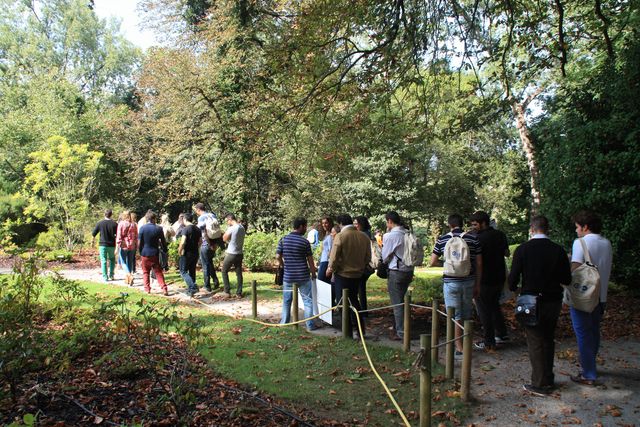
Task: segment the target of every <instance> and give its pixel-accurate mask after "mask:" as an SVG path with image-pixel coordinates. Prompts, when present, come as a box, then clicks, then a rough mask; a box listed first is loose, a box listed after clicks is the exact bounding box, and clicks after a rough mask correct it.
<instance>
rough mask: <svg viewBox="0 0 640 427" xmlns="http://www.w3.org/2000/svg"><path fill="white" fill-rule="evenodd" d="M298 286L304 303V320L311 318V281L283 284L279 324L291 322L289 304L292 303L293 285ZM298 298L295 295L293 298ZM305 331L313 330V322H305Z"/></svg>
mask: <svg viewBox="0 0 640 427" xmlns="http://www.w3.org/2000/svg"><path fill="white" fill-rule="evenodd" d="M294 284H295V285H298V290H299V291H300V295H302V302H303V303H304V318H305V319H308V318H310V317H311V316H313V299H312V296H311V279H307V280H306V281H303V282H284V284H283V285H282V290H283V291H284V292H283V293H282V319H281V320H280V323H289V322H291V302H292V301H293V297H294V295H293V285H294ZM295 297H296V298H297V297H298V296H297V295H296V296H295ZM305 323H306V325H307V329H314V328H315V325H314V323H313V320H307V321H306V322H305Z"/></svg>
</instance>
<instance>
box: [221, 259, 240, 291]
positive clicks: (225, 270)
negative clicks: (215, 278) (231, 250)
mask: <svg viewBox="0 0 640 427" xmlns="http://www.w3.org/2000/svg"><path fill="white" fill-rule="evenodd" d="M243 258H244V257H243V255H242V254H226V255H225V257H224V261H222V269H221V270H222V282H223V283H224V291H225V292H226V293H231V285H230V284H229V270H231V266H233V267H234V268H235V270H236V279H237V280H238V289H236V294H237V295H242V259H243Z"/></svg>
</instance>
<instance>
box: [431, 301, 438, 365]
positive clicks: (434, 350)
mask: <svg viewBox="0 0 640 427" xmlns="http://www.w3.org/2000/svg"><path fill="white" fill-rule="evenodd" d="M439 327H440V315H439V314H438V299H437V298H434V299H433V302H432V303H431V363H433V364H434V365H435V364H436V363H438V348H439V347H438V344H439V341H440V331H439V330H438V328H439Z"/></svg>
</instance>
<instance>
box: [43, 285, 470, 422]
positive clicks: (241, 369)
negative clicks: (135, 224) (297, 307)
mask: <svg viewBox="0 0 640 427" xmlns="http://www.w3.org/2000/svg"><path fill="white" fill-rule="evenodd" d="M420 276H422V273H421V274H420ZM427 277H429V276H427ZM245 278H246V280H247V282H248V283H249V281H250V280H254V279H255V280H258V281H259V283H260V287H261V288H262V287H268V286H270V285H269V282H270V281H271V278H272V276H271V275H266V274H261V273H249V274H246V275H245ZM381 282H382V281H381V280H380V279H378V278H376V279H374V280H373V281H372V283H373V284H374V286H372V288H373V289H372V291H371V297H372V299H371V300H372V302H373V303H374V304H376V305H378V304H379V305H384V304H386V303H387V302H386V301H387V296H386V290H385V289H384V287H383V286H381V285H379V283H381ZM83 286H84V287H85V288H86V289H87V291H88V292H89V293H90V294H92V295H95V296H97V297H98V298H99V299H101V300H109V299H112V298H115V297H118V296H120V295H121V292H122V291H123V288H120V287H111V286H105V285H102V284H96V283H89V282H84V283H83ZM127 291H128V294H129V298H128V304H129V306H130V307H131V308H132V310H133V309H135V304H136V302H138V301H139V300H140V299H141V298H144V299H145V300H147V301H156V302H157V303H158V304H159V305H168V304H171V303H170V302H169V301H167V300H166V299H164V298H163V297H160V296H153V295H152V296H147V295H146V294H142V293H141V292H139V291H137V290H133V289H127ZM262 291H264V292H261V298H262V297H263V295H264V297H265V298H266V297H267V295H271V293H270V292H267V291H266V290H265V289H262ZM421 292H422V290H419V289H418V290H416V292H415V293H416V294H418V295H422V293H421ZM278 295H279V294H276V297H279V296H278ZM425 295H426V294H425ZM46 296H47V292H46V291H45V293H44V297H45V298H46ZM416 300H417V299H416ZM175 309H176V311H178V313H179V314H181V315H183V316H187V315H189V314H191V315H192V316H194V317H195V318H197V319H198V320H200V321H201V324H202V326H201V330H200V333H201V334H202V335H204V336H206V337H207V338H208V339H207V340H206V342H205V344H203V345H202V346H200V348H199V349H198V351H199V352H200V353H201V354H202V355H203V356H204V357H205V358H206V359H207V360H209V363H210V365H211V367H212V368H213V369H214V370H216V371H217V372H219V373H220V374H222V375H223V376H225V377H226V378H230V379H233V380H235V381H237V382H238V383H240V384H243V385H246V386H249V387H251V388H255V389H257V390H259V391H261V392H265V393H268V394H270V395H272V396H275V397H278V398H282V399H286V400H287V401H289V402H290V403H291V404H292V405H293V406H297V407H304V408H305V409H309V410H311V411H312V412H313V413H315V414H316V415H317V416H318V417H320V418H324V419H336V420H339V421H341V422H349V421H351V420H358V422H359V423H363V422H365V420H366V421H367V422H368V423H369V424H371V425H381V426H382V425H385V426H386V425H399V424H401V419H400V417H399V416H398V415H397V413H396V412H395V410H394V409H393V405H392V403H391V401H390V400H389V399H388V397H387V396H386V394H385V392H384V390H383V388H382V386H381V385H380V384H379V382H378V381H377V379H376V378H375V377H374V375H373V373H372V372H371V370H370V367H369V364H368V363H367V360H366V358H365V355H364V352H363V349H362V346H361V344H360V343H359V342H356V341H351V340H344V339H341V338H329V337H322V336H316V335H310V334H307V333H306V332H300V331H296V330H294V329H293V328H272V327H264V326H260V325H257V324H255V323H251V322H249V321H247V320H242V319H233V318H229V317H223V316H216V315H212V314H210V313H209V312H207V311H206V310H204V309H202V308H197V307H196V308H192V307H188V306H182V305H176V306H175ZM368 345H369V351H370V354H371V357H372V359H373V362H374V364H375V366H376V368H377V369H378V371H379V372H380V374H381V375H382V377H383V378H384V380H385V382H386V383H387V385H388V386H389V388H390V389H391V390H392V391H393V394H394V396H395V398H396V399H397V401H398V403H399V404H400V406H401V408H402V409H403V411H404V412H405V414H406V415H407V417H409V419H410V420H411V421H412V423H413V424H416V423H417V416H418V410H419V403H418V402H419V400H418V398H419V396H418V390H419V388H418V379H419V374H418V371H416V370H412V369H411V368H410V367H411V364H412V363H413V362H414V360H415V358H416V355H415V354H409V355H405V354H404V353H403V352H402V351H401V350H400V349H394V348H389V347H385V346H381V345H376V344H375V343H370V344H368ZM438 374H439V371H438V372H434V376H437V375H438ZM453 388H454V384H453V383H451V382H444V381H442V380H441V379H437V382H436V384H434V396H435V400H436V401H435V402H433V410H434V411H436V410H440V411H445V413H447V414H448V415H451V416H454V417H455V418H457V419H463V418H464V417H465V415H466V413H467V411H468V409H467V407H466V406H465V405H464V404H463V403H462V402H461V401H460V399H459V398H458V397H457V393H452V392H451V391H450V390H452V389H453ZM354 422H355V421H354Z"/></svg>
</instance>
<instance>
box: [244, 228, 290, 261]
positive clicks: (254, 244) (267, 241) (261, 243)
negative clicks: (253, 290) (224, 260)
mask: <svg viewBox="0 0 640 427" xmlns="http://www.w3.org/2000/svg"><path fill="white" fill-rule="evenodd" d="M281 237H282V234H278V233H263V232H261V231H256V232H254V233H251V234H247V236H246V237H245V239H244V265H245V266H247V268H248V269H249V270H251V271H260V270H267V269H269V268H270V267H272V266H273V264H274V262H275V258H276V247H277V246H278V240H280V238H281Z"/></svg>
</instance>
